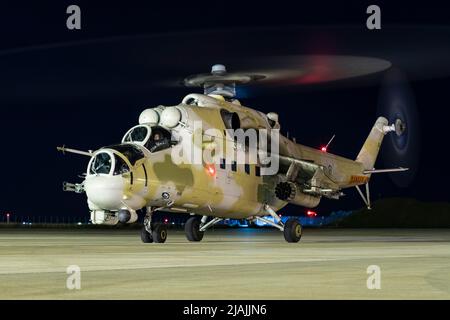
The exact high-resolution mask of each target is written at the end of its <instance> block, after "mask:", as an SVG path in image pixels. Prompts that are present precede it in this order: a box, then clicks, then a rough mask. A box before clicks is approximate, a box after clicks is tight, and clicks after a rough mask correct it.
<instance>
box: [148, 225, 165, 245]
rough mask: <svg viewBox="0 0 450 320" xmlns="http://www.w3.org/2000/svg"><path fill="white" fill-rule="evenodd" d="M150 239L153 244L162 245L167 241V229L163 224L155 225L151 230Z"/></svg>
mask: <svg viewBox="0 0 450 320" xmlns="http://www.w3.org/2000/svg"><path fill="white" fill-rule="evenodd" d="M152 238H153V242H155V243H164V242H166V239H167V227H166V226H165V225H163V224H157V225H156V226H155V227H154V228H153V230H152Z"/></svg>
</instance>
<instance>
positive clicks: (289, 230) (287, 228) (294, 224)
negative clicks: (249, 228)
mask: <svg viewBox="0 0 450 320" xmlns="http://www.w3.org/2000/svg"><path fill="white" fill-rule="evenodd" d="M264 210H265V211H267V213H269V214H270V215H271V216H272V217H273V219H274V220H275V222H273V221H270V220H267V219H266V218H263V217H255V219H256V220H260V221H262V222H264V223H267V224H270V225H271V226H273V227H275V228H277V229H278V230H280V231H283V235H284V239H285V240H286V241H287V242H299V241H300V239H301V237H302V225H301V224H300V222H298V220H297V219H294V218H290V219H289V220H287V221H286V223H283V221H281V218H280V216H279V215H278V214H277V213H276V212H275V211H274V210H273V209H272V208H271V207H270V206H269V205H265V206H264Z"/></svg>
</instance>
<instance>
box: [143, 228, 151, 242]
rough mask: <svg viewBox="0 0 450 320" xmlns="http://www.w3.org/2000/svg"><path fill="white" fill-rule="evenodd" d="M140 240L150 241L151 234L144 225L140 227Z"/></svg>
mask: <svg viewBox="0 0 450 320" xmlns="http://www.w3.org/2000/svg"><path fill="white" fill-rule="evenodd" d="M141 240H142V242H143V243H152V242H153V237H152V235H151V234H150V233H149V232H148V231H147V229H145V226H144V227H142V229H141Z"/></svg>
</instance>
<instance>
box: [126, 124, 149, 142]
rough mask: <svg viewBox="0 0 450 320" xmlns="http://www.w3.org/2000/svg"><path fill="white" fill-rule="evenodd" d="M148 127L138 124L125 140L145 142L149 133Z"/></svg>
mask: <svg viewBox="0 0 450 320" xmlns="http://www.w3.org/2000/svg"><path fill="white" fill-rule="evenodd" d="M148 131H149V130H148V128H147V127H146V126H137V127H134V128H132V129H131V130H130V131H128V133H127V134H126V135H125V137H124V138H123V140H122V141H123V142H144V140H145V138H147V135H148Z"/></svg>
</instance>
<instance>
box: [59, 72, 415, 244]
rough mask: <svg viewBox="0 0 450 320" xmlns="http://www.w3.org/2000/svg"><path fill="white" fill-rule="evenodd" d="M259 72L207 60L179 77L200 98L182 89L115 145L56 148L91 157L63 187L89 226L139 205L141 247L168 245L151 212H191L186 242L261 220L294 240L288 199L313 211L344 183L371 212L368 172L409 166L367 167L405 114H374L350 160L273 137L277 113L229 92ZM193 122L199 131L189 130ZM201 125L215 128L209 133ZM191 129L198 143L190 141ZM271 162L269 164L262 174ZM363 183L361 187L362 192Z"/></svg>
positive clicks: (400, 130)
mask: <svg viewBox="0 0 450 320" xmlns="http://www.w3.org/2000/svg"><path fill="white" fill-rule="evenodd" d="M261 77H263V76H259V75H247V74H239V73H227V72H226V69H225V67H224V66H223V65H214V66H213V67H212V72H211V74H200V75H195V76H191V77H188V78H186V79H185V84H186V85H187V86H203V88H204V94H196V93H194V94H188V95H187V96H186V97H184V99H183V100H182V102H181V103H180V104H179V105H176V106H158V107H156V108H150V109H146V110H144V111H143V112H142V113H141V114H140V116H139V124H138V125H136V126H134V127H132V128H131V129H130V130H129V131H128V132H127V133H126V134H125V135H124V137H123V139H122V142H121V143H120V144H116V145H111V146H107V147H102V148H100V149H98V150H96V151H93V152H91V151H89V152H85V151H80V150H75V149H70V148H65V147H59V148H58V150H60V151H63V152H72V153H78V154H82V155H86V156H88V157H90V161H89V163H88V166H87V172H86V177H85V180H84V181H83V182H82V183H81V184H71V183H64V190H66V191H75V192H79V193H81V192H86V195H87V202H88V206H89V209H90V211H91V222H92V223H93V224H106V225H115V224H117V223H119V222H121V223H134V222H136V221H137V220H138V214H137V211H139V210H140V209H145V210H146V215H145V218H144V226H143V228H142V230H141V239H142V241H143V242H145V243H150V242H156V243H162V242H165V241H166V238H167V228H166V226H165V225H164V224H156V223H152V215H153V213H154V212H156V211H158V210H163V211H165V212H173V213H180V212H184V213H186V214H190V215H192V216H191V217H190V218H189V219H188V220H187V222H186V224H185V232H186V237H187V239H188V240H189V241H201V240H202V238H203V235H204V232H205V231H206V230H207V229H208V228H210V227H212V226H213V225H214V224H216V223H217V222H219V221H221V220H223V219H229V218H233V219H248V220H251V221H254V220H260V221H263V222H265V223H268V224H270V225H272V226H273V227H275V228H277V229H279V230H280V231H282V232H283V234H284V238H285V239H286V241H288V242H298V241H299V240H300V238H301V236H302V226H301V225H300V223H299V221H298V220H297V219H293V218H292V219H289V220H287V221H286V222H285V223H283V222H282V220H281V219H280V216H279V215H278V214H277V211H278V210H280V209H281V208H283V207H284V206H286V205H287V204H288V203H291V204H295V205H299V206H304V207H307V208H313V207H315V206H317V205H318V204H319V202H320V200H321V198H322V197H326V198H332V199H339V198H340V197H341V196H342V195H343V193H342V190H343V189H345V188H350V187H356V188H357V190H358V192H359V194H360V195H361V197H362V198H363V200H364V202H365V203H366V205H367V206H368V207H369V208H370V198H369V185H368V183H369V180H370V177H371V175H372V174H373V173H379V172H395V171H405V170H407V168H395V169H383V170H376V169H374V164H375V161H376V158H377V155H378V152H379V149H380V145H381V142H382V140H383V137H384V136H385V135H386V134H387V133H390V132H393V134H394V135H397V136H402V135H403V134H404V133H405V131H406V130H407V128H406V123H405V121H404V119H400V118H397V119H395V121H394V122H393V123H391V124H389V123H388V120H387V119H386V118H384V117H379V118H378V119H377V120H376V122H375V124H374V126H373V128H372V129H371V131H370V133H369V136H368V137H367V140H366V141H365V143H364V145H363V146H362V148H361V151H360V152H359V154H358V156H357V157H356V160H352V159H347V158H343V157H340V156H337V155H334V154H331V153H328V152H326V150H317V149H315V148H311V147H307V146H304V145H301V144H298V143H296V142H295V141H293V140H291V139H289V138H287V137H285V136H283V135H281V134H279V135H278V132H279V128H280V124H279V122H278V115H277V114H276V113H273V112H271V113H268V114H264V113H262V112H259V111H257V110H254V109H251V108H248V107H244V106H242V105H241V104H240V102H239V101H238V100H237V99H235V98H234V97H235V89H236V88H235V86H236V85H238V84H244V83H248V82H250V81H257V80H258V79H259V78H261ZM199 122H200V123H201V125H202V127H201V128H200V129H198V128H197V127H196V123H199ZM208 129H211V130H213V131H212V132H214V133H212V134H211V133H208V134H207V133H206V132H207V131H208ZM239 129H242V130H245V132H246V131H248V130H252V129H254V130H265V131H266V132H268V133H270V134H269V135H270V136H271V138H268V140H271V139H272V140H274V139H275V138H276V140H277V141H278V143H277V145H276V148H274V146H273V145H272V142H273V141H270V143H266V145H267V144H269V145H270V146H271V148H269V150H268V151H267V150H262V152H261V150H259V147H260V146H261V144H260V141H258V144H257V145H258V147H257V148H251V147H255V143H252V144H249V143H248V140H245V138H244V140H243V141H238V139H236V137H235V136H233V130H239ZM274 133H276V134H277V135H273V134H274ZM196 135H197V136H199V137H200V138H201V141H200V142H198V141H195V136H196ZM269 135H268V136H269ZM258 137H259V136H258ZM273 137H275V138H273ZM230 141H231V142H232V143H231V145H232V147H231V148H230V147H228V148H227V153H226V154H227V155H226V156H224V155H223V152H222V153H220V152H212V153H211V155H212V156H211V159H210V161H209V162H205V161H204V160H203V159H202V160H201V161H200V162H196V163H195V162H194V163H193V162H189V161H185V162H183V161H181V162H177V161H173V155H174V149H175V148H177V147H180V146H181V147H183V148H184V149H183V150H188V152H185V153H184V155H182V156H181V158H183V157H185V158H186V157H190V156H191V155H190V154H189V153H190V151H192V152H193V153H195V152H196V151H200V152H203V151H204V150H205V149H211V148H212V149H214V147H215V146H218V145H220V144H222V145H224V144H226V143H224V142H230ZM246 141H247V142H246ZM211 146H212V147H211ZM250 149H252V150H255V149H256V150H257V159H256V161H253V162H251V161H249V160H248V159H249V157H248V156H249V153H250ZM189 150H190V151H189ZM238 150H241V151H243V153H244V155H245V157H244V161H237V160H236V159H237V157H236V153H237V152H238ZM230 157H231V159H230ZM183 159H184V158H183ZM184 160H186V159H184ZM275 162H276V163H277V168H276V170H275V171H273V170H272V171H271V170H269V168H271V166H272V165H273V163H275ZM272 169H273V168H272ZM361 185H365V193H366V194H365V195H364V193H363V191H362V190H361V189H360V187H359V186H361ZM267 216H272V217H273V221H272V220H271V219H267V218H265V217H267Z"/></svg>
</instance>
